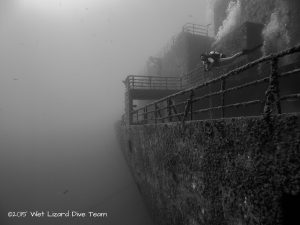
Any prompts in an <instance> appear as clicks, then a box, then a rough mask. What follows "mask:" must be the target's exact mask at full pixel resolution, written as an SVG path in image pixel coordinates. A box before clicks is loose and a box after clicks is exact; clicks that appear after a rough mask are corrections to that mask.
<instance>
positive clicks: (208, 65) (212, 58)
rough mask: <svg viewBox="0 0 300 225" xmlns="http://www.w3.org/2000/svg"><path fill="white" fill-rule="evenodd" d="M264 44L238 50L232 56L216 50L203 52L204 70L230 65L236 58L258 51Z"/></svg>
mask: <svg viewBox="0 0 300 225" xmlns="http://www.w3.org/2000/svg"><path fill="white" fill-rule="evenodd" d="M262 46H263V45H262V44H260V45H258V46H255V47H254V48H251V49H244V50H243V51H241V52H238V53H236V54H234V55H233V56H230V57H226V55H225V54H223V53H220V52H216V51H212V52H210V53H208V54H207V53H203V54H201V56H200V58H201V61H202V63H203V65H204V71H210V70H211V69H212V68H214V67H221V66H225V65H228V64H230V63H232V62H234V61H235V60H236V59H238V58H240V57H241V56H244V55H248V54H250V53H252V52H254V51H256V50H257V49H259V48H261V47H262Z"/></svg>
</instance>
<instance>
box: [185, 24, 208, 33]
mask: <svg viewBox="0 0 300 225" xmlns="http://www.w3.org/2000/svg"><path fill="white" fill-rule="evenodd" d="M208 27H209V25H207V26H204V25H199V24H194V23H186V24H185V25H184V26H183V27H182V31H183V32H188V33H191V34H195V35H203V36H208Z"/></svg>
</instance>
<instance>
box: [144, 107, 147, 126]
mask: <svg viewBox="0 0 300 225" xmlns="http://www.w3.org/2000/svg"><path fill="white" fill-rule="evenodd" d="M147 112H148V110H147V106H146V107H145V108H144V123H145V124H147V123H148V114H147Z"/></svg>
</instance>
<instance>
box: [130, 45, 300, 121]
mask: <svg viewBox="0 0 300 225" xmlns="http://www.w3.org/2000/svg"><path fill="white" fill-rule="evenodd" d="M298 52H300V45H298V46H295V47H293V48H290V49H287V50H285V51H282V52H280V53H277V54H272V55H269V56H266V57H263V58H260V59H258V60H255V61H253V62H250V63H248V64H246V65H244V66H241V67H239V68H237V69H234V70H232V71H230V72H228V73H225V74H223V75H221V76H219V77H218V78H215V79H212V80H210V81H208V82H204V83H202V84H199V85H197V86H195V87H192V88H188V89H185V90H182V91H180V92H177V93H175V94H172V95H169V96H167V97H165V98H162V99H160V100H157V101H154V102H152V103H150V104H148V105H146V106H144V107H142V108H140V109H137V110H134V111H132V112H131V117H132V118H133V121H132V124H152V123H163V122H173V121H181V122H184V121H186V120H195V119H198V117H197V116H196V115H198V114H203V113H207V112H209V113H211V112H212V111H218V112H219V113H220V114H221V116H220V118H224V111H225V110H226V109H228V108H233V109H235V108H239V107H245V106H250V105H257V104H258V105H260V106H262V108H263V110H262V111H261V113H260V114H263V115H265V116H266V117H270V115H271V114H272V113H273V112H275V111H277V113H279V114H280V113H281V112H282V110H281V102H283V101H287V100H291V99H299V98H300V93H293V94H288V95H284V96H280V92H279V78H281V77H286V76H290V75H293V74H296V73H300V69H299V68H297V69H293V70H292V71H288V72H284V73H281V74H280V73H279V69H278V60H279V59H280V58H282V57H284V56H287V55H291V54H295V53H298ZM267 62H270V64H271V72H270V75H269V76H268V77H264V78H261V79H257V80H254V81H251V82H246V83H242V84H238V85H235V86H232V87H229V88H226V82H227V81H228V79H230V78H232V77H234V76H236V75H238V74H241V73H242V72H244V71H247V70H249V69H251V68H254V67H255V66H258V65H261V64H264V63H267ZM263 83H264V84H266V87H267V88H266V91H265V94H264V96H263V99H252V100H246V101H242V102H238V103H231V104H225V101H224V96H225V94H229V93H231V92H233V91H236V90H243V89H245V88H247V87H255V86H256V85H258V84H263ZM131 85H133V84H131ZM212 85H215V86H216V87H218V89H217V90H213V91H211V87H212ZM133 86H134V85H133ZM207 90H209V91H207ZM216 96H217V97H218V98H219V101H218V102H219V104H217V105H211V104H210V105H209V107H201V104H197V103H199V102H201V101H203V100H208V101H209V100H211V99H212V98H213V97H216ZM196 105H197V107H196ZM199 105H200V106H199ZM204 119H211V117H209V116H207V117H205V118H204Z"/></svg>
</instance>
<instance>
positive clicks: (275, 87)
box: [264, 58, 281, 118]
mask: <svg viewBox="0 0 300 225" xmlns="http://www.w3.org/2000/svg"><path fill="white" fill-rule="evenodd" d="M265 95H266V102H265V107H264V114H265V116H266V117H267V118H269V117H270V116H271V114H272V112H273V105H274V103H275V106H276V109H277V113H279V114H281V105H280V97H279V80H278V58H273V59H272V61H271V73H270V77H269V86H268V89H267V91H266V94H265Z"/></svg>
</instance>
